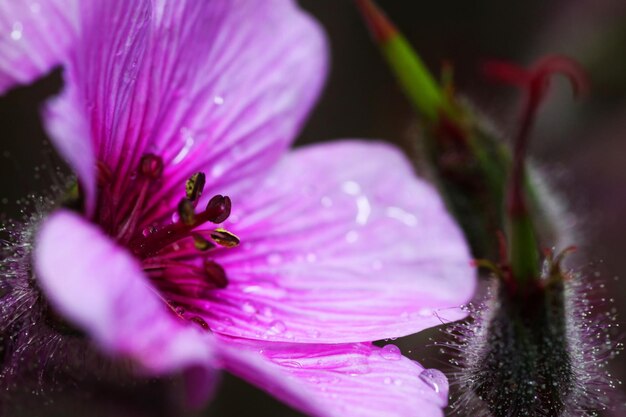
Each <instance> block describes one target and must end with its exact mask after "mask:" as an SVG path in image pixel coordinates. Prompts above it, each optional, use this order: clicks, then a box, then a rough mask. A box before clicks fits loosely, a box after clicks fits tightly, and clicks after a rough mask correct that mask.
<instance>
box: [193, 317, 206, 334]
mask: <svg viewBox="0 0 626 417" xmlns="http://www.w3.org/2000/svg"><path fill="white" fill-rule="evenodd" d="M189 320H190V321H192V322H194V323H196V324H197V325H198V326H200V327H202V328H203V329H204V330H206V331H207V332H208V331H210V330H211V328H210V327H209V325H208V324H207V322H206V321H204V319H203V318H201V317H198V316H193V317H192V318H190V319H189Z"/></svg>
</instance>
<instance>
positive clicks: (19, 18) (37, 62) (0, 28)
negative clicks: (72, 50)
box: [0, 0, 78, 94]
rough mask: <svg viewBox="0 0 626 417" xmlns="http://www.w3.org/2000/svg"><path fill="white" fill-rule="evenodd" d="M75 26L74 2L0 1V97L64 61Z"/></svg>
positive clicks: (75, 5) (74, 32)
mask: <svg viewBox="0 0 626 417" xmlns="http://www.w3.org/2000/svg"><path fill="white" fill-rule="evenodd" d="M77 25H78V22H77V2H76V1H75V0H8V1H2V2H0V34H1V35H0V94H3V93H5V92H6V91H7V90H8V89H9V88H11V87H13V86H15V85H19V84H27V83H30V82H31V81H33V80H34V79H35V78H37V77H39V76H41V75H43V74H45V73H46V72H48V71H49V70H50V69H51V68H52V67H53V66H55V65H58V64H59V63H60V62H61V60H62V59H64V58H66V57H67V53H68V49H69V47H70V46H71V45H72V42H73V41H74V39H75V36H76V29H77Z"/></svg>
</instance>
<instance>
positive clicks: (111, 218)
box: [96, 154, 239, 330]
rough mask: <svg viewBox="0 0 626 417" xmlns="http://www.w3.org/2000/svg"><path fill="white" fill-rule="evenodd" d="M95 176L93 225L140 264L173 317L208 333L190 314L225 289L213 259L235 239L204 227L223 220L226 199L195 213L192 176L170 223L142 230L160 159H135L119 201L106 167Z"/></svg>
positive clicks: (198, 177)
mask: <svg viewBox="0 0 626 417" xmlns="http://www.w3.org/2000/svg"><path fill="white" fill-rule="evenodd" d="M98 171H99V175H98V187H99V191H100V193H99V195H100V196H101V198H102V200H103V201H102V202H103V203H104V204H99V205H98V212H97V213H96V219H98V223H99V224H100V225H101V226H102V227H103V228H104V229H105V230H106V231H107V232H108V233H109V234H110V235H111V236H113V237H114V238H115V239H116V240H117V241H118V242H120V243H121V244H123V245H124V246H126V247H128V248H129V250H130V251H131V252H132V253H133V254H134V255H135V256H136V257H137V258H138V259H139V260H140V261H141V263H142V265H143V268H144V271H145V272H146V274H147V275H148V277H149V278H150V280H151V282H152V283H153V285H154V286H155V287H156V289H157V290H158V292H159V296H160V297H161V298H162V299H163V300H164V301H165V302H166V303H167V304H168V305H169V306H170V308H171V309H172V311H173V312H174V313H175V314H176V315H177V316H179V317H181V318H185V319H189V320H190V321H192V322H194V323H196V324H197V325H199V326H201V327H202V328H204V329H206V330H209V326H208V325H207V323H206V322H205V321H204V320H203V319H202V318H201V317H199V316H197V315H193V314H190V313H193V312H194V311H196V312H200V310H202V309H201V308H198V307H197V306H198V305H199V304H200V303H201V301H202V300H205V299H206V298H207V297H208V295H209V294H210V292H212V291H214V290H217V289H221V288H225V287H226V286H227V285H228V279H227V277H226V273H225V271H224V269H223V268H222V267H221V266H220V265H219V264H218V263H216V262H215V261H214V259H213V257H214V254H215V252H216V251H218V250H220V248H233V247H235V246H237V245H239V238H238V237H237V236H235V235H234V234H232V233H231V232H229V231H228V230H225V229H223V228H219V227H207V223H213V224H219V223H222V222H224V221H225V220H226V219H228V216H229V215H230V211H231V201H230V198H229V197H227V196H222V195H215V196H213V197H212V198H211V199H210V200H209V202H208V204H207V205H206V206H205V207H204V209H202V210H198V209H197V207H198V204H199V202H200V197H201V196H202V191H203V190H204V186H205V183H206V177H205V175H204V173H202V172H198V173H195V174H194V175H192V176H191V177H190V178H189V179H188V180H187V182H186V184H185V195H184V197H182V198H181V199H180V201H179V203H178V206H177V207H176V213H175V216H172V217H173V218H176V220H175V221H174V222H173V223H170V224H166V225H162V226H158V225H151V226H148V227H145V223H146V217H147V214H148V213H149V212H150V209H151V208H152V207H150V203H149V199H148V197H149V196H150V193H151V192H153V191H154V190H155V189H158V187H160V186H162V181H161V180H162V175H163V161H162V159H161V158H160V157H159V156H156V155H153V154H146V155H144V156H143V157H142V158H141V160H140V162H139V166H138V168H137V170H136V172H135V173H133V174H132V175H131V180H130V182H129V183H128V185H126V186H125V187H124V198H123V199H121V198H119V195H120V194H121V193H116V192H115V190H114V187H115V184H114V182H113V181H112V179H113V175H112V174H111V171H110V170H109V169H108V167H107V166H106V165H104V164H102V163H100V164H98ZM107 203H108V204H107ZM172 214H174V213H172Z"/></svg>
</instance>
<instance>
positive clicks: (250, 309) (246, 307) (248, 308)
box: [241, 301, 257, 315]
mask: <svg viewBox="0 0 626 417" xmlns="http://www.w3.org/2000/svg"><path fill="white" fill-rule="evenodd" d="M241 309H242V310H243V311H244V313H246V314H249V315H253V314H256V312H257V309H256V307H255V306H254V304H252V303H251V302H250V301H246V302H245V303H243V304H242V305H241Z"/></svg>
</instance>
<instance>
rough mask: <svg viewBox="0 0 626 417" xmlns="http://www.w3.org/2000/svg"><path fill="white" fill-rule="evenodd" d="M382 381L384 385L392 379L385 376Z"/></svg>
mask: <svg viewBox="0 0 626 417" xmlns="http://www.w3.org/2000/svg"><path fill="white" fill-rule="evenodd" d="M383 382H384V383H385V385H389V384H391V382H392V379H391V378H389V377H385V379H384V380H383Z"/></svg>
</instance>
